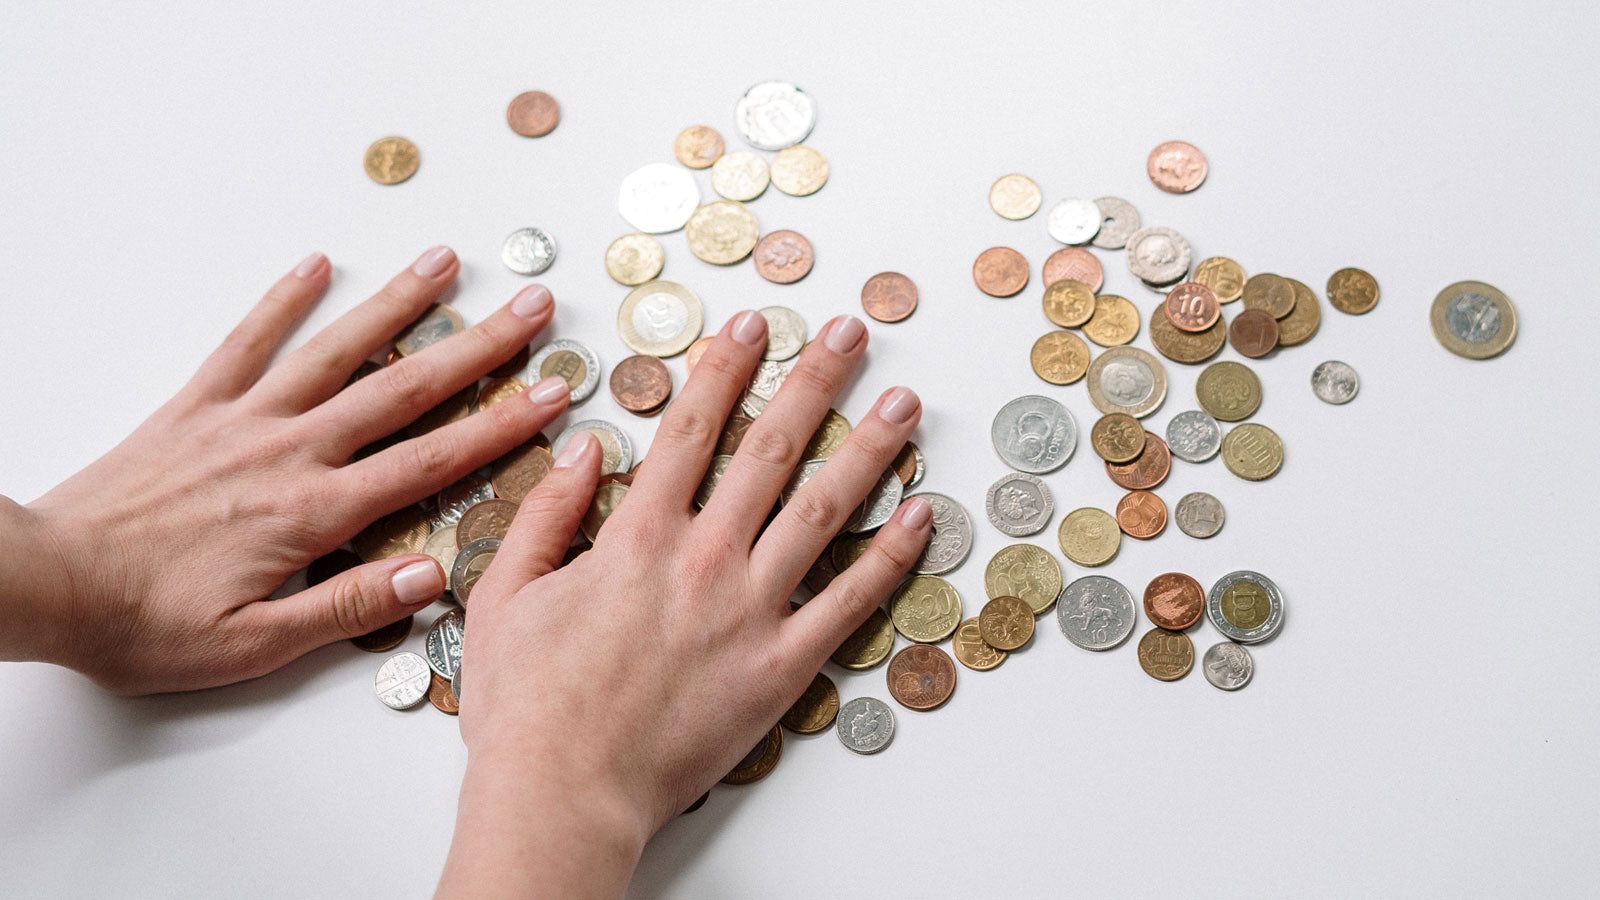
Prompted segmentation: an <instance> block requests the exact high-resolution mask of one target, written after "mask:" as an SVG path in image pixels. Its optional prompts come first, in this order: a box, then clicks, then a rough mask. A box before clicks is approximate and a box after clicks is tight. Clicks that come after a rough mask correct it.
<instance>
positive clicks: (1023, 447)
mask: <svg viewBox="0 0 1600 900" xmlns="http://www.w3.org/2000/svg"><path fill="white" fill-rule="evenodd" d="M1107 352H1108V353H1109V352H1112V351H1107ZM1102 358H1103V357H1102ZM1090 368H1091V371H1092V369H1093V366H1091V367H1090ZM989 437H990V440H991V441H993V442H994V450H995V452H996V453H998V454H999V455H1000V459H1001V460H1003V461H1004V462H1005V464H1006V465H1008V466H1010V467H1011V468H1013V469H1016V470H1018V471H1019V472H1028V473H1031V474H1034V475H1043V474H1045V473H1048V472H1054V471H1055V470H1056V469H1059V468H1061V467H1062V466H1063V465H1065V464H1066V462H1067V460H1068V459H1069V458H1071V456H1072V450H1073V448H1075V447H1076V446H1077V445H1078V423H1077V421H1076V420H1075V419H1073V418H1072V413H1070V412H1068V411H1067V408H1066V407H1065V406H1062V405H1061V404H1060V403H1057V402H1056V401H1054V400H1051V399H1050V398H1049V397H1041V396H1038V395H1037V394H1030V395H1027V396H1023V397H1018V398H1017V399H1015V400H1012V401H1011V402H1010V403H1007V404H1006V405H1005V406H1002V407H1000V411H999V412H998V413H996V414H995V417H994V422H993V423H992V424H991V425H990V426H989Z"/></svg>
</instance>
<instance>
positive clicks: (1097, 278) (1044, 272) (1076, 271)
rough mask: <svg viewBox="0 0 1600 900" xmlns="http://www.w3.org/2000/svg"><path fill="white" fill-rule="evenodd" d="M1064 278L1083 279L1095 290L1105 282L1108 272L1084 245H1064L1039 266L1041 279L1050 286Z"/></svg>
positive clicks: (1092, 290) (1082, 280) (1090, 288)
mask: <svg viewBox="0 0 1600 900" xmlns="http://www.w3.org/2000/svg"><path fill="white" fill-rule="evenodd" d="M1063 278H1071V279H1072V280H1073V281H1081V282H1083V283H1084V284H1086V285H1088V286H1089V290H1090V291H1091V292H1094V291H1098V290H1100V287H1101V286H1102V285H1103V284H1105V280H1106V272H1105V268H1104V267H1102V266H1101V265H1100V258H1099V257H1097V256H1095V255H1094V254H1093V253H1090V252H1089V251H1087V250H1085V249H1083V248H1082V247H1062V248H1061V249H1060V250H1057V251H1056V252H1054V253H1052V254H1050V256H1049V257H1048V258H1046V259H1045V261H1044V265H1043V266H1041V267H1040V268H1039V279H1040V280H1041V281H1043V282H1044V285H1045V287H1049V286H1050V285H1052V284H1055V283H1056V282H1058V281H1060V280H1061V279H1063Z"/></svg>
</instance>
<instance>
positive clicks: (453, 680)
mask: <svg viewBox="0 0 1600 900" xmlns="http://www.w3.org/2000/svg"><path fill="white" fill-rule="evenodd" d="M463 668H464V666H462V665H461V663H459V662H458V663H456V673H455V674H454V675H451V676H450V694H451V696H453V697H455V698H456V705H458V706H459V705H460V704H461V670H462V669H463Z"/></svg>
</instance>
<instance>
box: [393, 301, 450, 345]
mask: <svg viewBox="0 0 1600 900" xmlns="http://www.w3.org/2000/svg"><path fill="white" fill-rule="evenodd" d="M466 330H467V323H466V321H465V320H463V319H462V318H461V313H458V312H456V310H455V307H453V306H451V305H449V304H448V303H436V304H434V305H433V306H430V307H428V311H427V312H425V313H423V314H422V315H420V316H418V317H417V319H416V321H414V322H412V323H411V324H410V325H407V326H406V328H405V330H404V331H402V332H400V334H398V335H396V336H395V339H394V349H395V350H396V351H398V352H399V354H400V355H401V356H410V355H412V354H413V353H421V352H422V351H423V350H426V349H428V348H429V347H432V346H433V345H434V344H437V343H439V342H440V341H442V340H444V339H445V338H448V337H450V336H451V335H456V334H460V333H461V332H463V331H466Z"/></svg>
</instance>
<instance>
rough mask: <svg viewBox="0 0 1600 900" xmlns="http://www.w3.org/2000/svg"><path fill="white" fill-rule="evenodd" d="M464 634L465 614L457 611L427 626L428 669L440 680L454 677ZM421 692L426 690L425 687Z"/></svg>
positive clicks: (454, 610)
mask: <svg viewBox="0 0 1600 900" xmlns="http://www.w3.org/2000/svg"><path fill="white" fill-rule="evenodd" d="M458 559H459V557H458ZM466 634H467V614H466V613H464V612H462V611H461V610H459V609H452V610H449V611H448V612H446V613H445V614H444V615H442V616H440V617H439V618H437V619H434V620H433V624H432V625H430V626H428V640H427V643H426V645H425V649H426V650H427V653H428V668H430V669H432V670H433V671H435V672H438V673H439V676H440V677H441V678H449V677H450V676H452V675H454V674H455V673H456V666H458V665H460V664H461V643H462V641H464V640H465V639H466ZM423 690H424V691H426V690H427V688H426V686H424V688H423Z"/></svg>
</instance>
